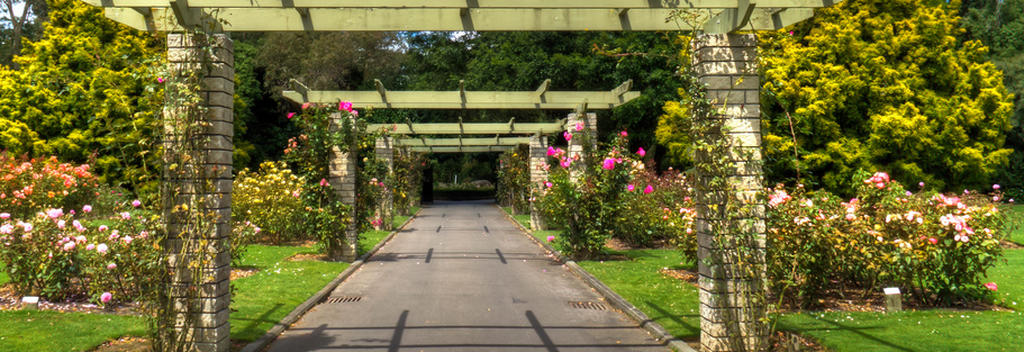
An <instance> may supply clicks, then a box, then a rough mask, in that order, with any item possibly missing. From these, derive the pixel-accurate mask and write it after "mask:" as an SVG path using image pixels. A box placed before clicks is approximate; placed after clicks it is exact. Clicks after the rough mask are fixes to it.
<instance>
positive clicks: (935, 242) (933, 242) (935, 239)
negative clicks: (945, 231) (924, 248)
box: [928, 237, 939, 244]
mask: <svg viewBox="0 0 1024 352" xmlns="http://www.w3.org/2000/svg"><path fill="white" fill-rule="evenodd" d="M928 242H930V243H931V244H939V239H938V238H935V237H931V238H928Z"/></svg>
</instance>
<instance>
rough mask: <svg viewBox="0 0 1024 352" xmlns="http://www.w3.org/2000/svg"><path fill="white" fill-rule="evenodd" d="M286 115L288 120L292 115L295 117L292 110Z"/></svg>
mask: <svg viewBox="0 0 1024 352" xmlns="http://www.w3.org/2000/svg"><path fill="white" fill-rule="evenodd" d="M287 117H288V119H289V120H291V119H292V118H293V117H295V113H294V112H289V113H288V116H287Z"/></svg>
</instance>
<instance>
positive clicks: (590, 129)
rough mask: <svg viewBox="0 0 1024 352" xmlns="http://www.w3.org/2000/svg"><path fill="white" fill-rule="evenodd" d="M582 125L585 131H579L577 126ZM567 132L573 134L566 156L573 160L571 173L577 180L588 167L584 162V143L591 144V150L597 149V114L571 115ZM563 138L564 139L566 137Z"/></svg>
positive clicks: (567, 121)
mask: <svg viewBox="0 0 1024 352" xmlns="http://www.w3.org/2000/svg"><path fill="white" fill-rule="evenodd" d="M584 116H586V117H584ZM580 124H581V125H582V127H583V130H582V131H577V130H576V128H577V127H576V126H577V125H580ZM565 130H566V131H569V133H572V134H573V137H572V139H570V140H569V141H568V144H569V148H568V149H569V150H566V154H567V157H568V158H569V159H570V160H572V165H571V166H569V172H570V173H571V174H572V178H573V179H577V178H578V177H579V176H578V175H579V173H580V172H581V171H583V170H584V169H585V165H586V163H585V160H583V156H584V154H583V145H584V143H587V142H589V143H590V146H589V148H590V150H594V149H595V148H597V114H595V113H592V112H591V113H586V114H585V115H581V114H579V113H575V112H574V113H571V114H569V116H568V117H567V118H566V119H565ZM561 137H562V138H564V136H561Z"/></svg>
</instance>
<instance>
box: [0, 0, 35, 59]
mask: <svg viewBox="0 0 1024 352" xmlns="http://www.w3.org/2000/svg"><path fill="white" fill-rule="evenodd" d="M19 7H20V11H19ZM45 13H46V3H45V2H44V1H43V0H20V1H19V0H0V24H2V23H4V22H6V23H8V24H10V26H11V33H10V35H9V36H8V38H7V41H8V44H7V45H8V46H9V47H8V50H6V53H5V54H6V55H4V56H3V57H0V60H2V61H0V63H10V64H11V65H12V66H13V67H14V68H17V67H18V64H17V63H15V62H12V60H11V59H12V58H13V57H14V56H15V55H18V54H21V38H22V36H24V33H25V28H26V25H27V24H28V25H31V22H29V21H28V20H29V19H30V18H33V17H35V18H42V17H43V16H45Z"/></svg>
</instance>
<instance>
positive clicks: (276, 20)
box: [105, 3, 792, 32]
mask: <svg viewBox="0 0 1024 352" xmlns="http://www.w3.org/2000/svg"><path fill="white" fill-rule="evenodd" d="M759 4H760V3H759ZM761 6H763V5H761ZM125 9H127V8H125ZM759 10H762V9H761V8H759V9H757V10H755V13H753V14H752V15H751V16H752V17H756V16H758V14H757V12H758V11H759ZM190 11H191V12H190V13H198V14H201V15H202V16H203V17H202V18H203V21H205V22H203V23H207V22H209V23H210V24H216V25H217V26H220V28H218V30H219V31H225V32H290V31H480V32H485V31H678V30H689V29H690V28H689V27H687V26H686V24H684V23H678V22H676V21H668V22H666V19H667V18H670V17H672V16H673V11H685V12H689V13H691V14H692V15H696V16H705V15H707V11H708V10H707V9H694V10H689V9H686V10H674V9H669V8H643V9H634V10H630V11H629V12H627V13H626V14H625V15H624V16H622V17H620V16H619V14H618V11H617V10H616V9H611V8H609V9H590V8H585V9H576V8H572V9H556V8H531V9H523V8H480V9H471V10H469V11H468V17H464V16H462V15H461V14H460V12H461V11H460V9H458V8H452V9H448V8H310V9H309V13H308V16H305V14H303V13H299V12H297V11H295V10H294V9H289V8H216V9H213V8H205V9H204V8H195V7H192V8H191V10H190ZM766 11H775V10H773V9H772V8H768V9H766V10H763V11H761V12H766ZM152 12H153V18H154V19H170V20H163V21H161V20H157V21H155V23H154V24H155V28H156V29H157V30H158V31H168V32H177V31H182V30H184V29H185V28H184V27H182V26H181V24H180V23H178V21H177V20H175V19H176V16H175V13H174V12H173V11H172V10H171V9H170V8H167V7H153V8H152ZM773 13H774V12H773ZM105 14H106V15H107V17H108V18H111V19H113V20H115V21H118V22H121V23H124V24H126V25H129V26H131V27H134V28H136V29H140V30H146V29H147V27H146V26H145V22H144V21H143V20H140V18H142V16H141V15H140V14H138V13H136V12H134V10H132V12H131V13H129V12H126V11H107V12H105ZM761 16H762V17H765V16H766V17H771V14H761ZM186 17H187V18H192V17H190V16H186ZM467 18H468V19H467ZM211 19H216V21H212V22H211V21H210V20H211ZM779 19H780V20H781V21H782V22H780V23H774V22H771V21H761V22H756V21H752V22H751V25H750V26H745V27H744V29H748V28H749V29H751V30H775V29H779V28H781V27H780V26H787V25H790V24H792V23H789V22H788V21H789V17H780V18H779Z"/></svg>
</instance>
